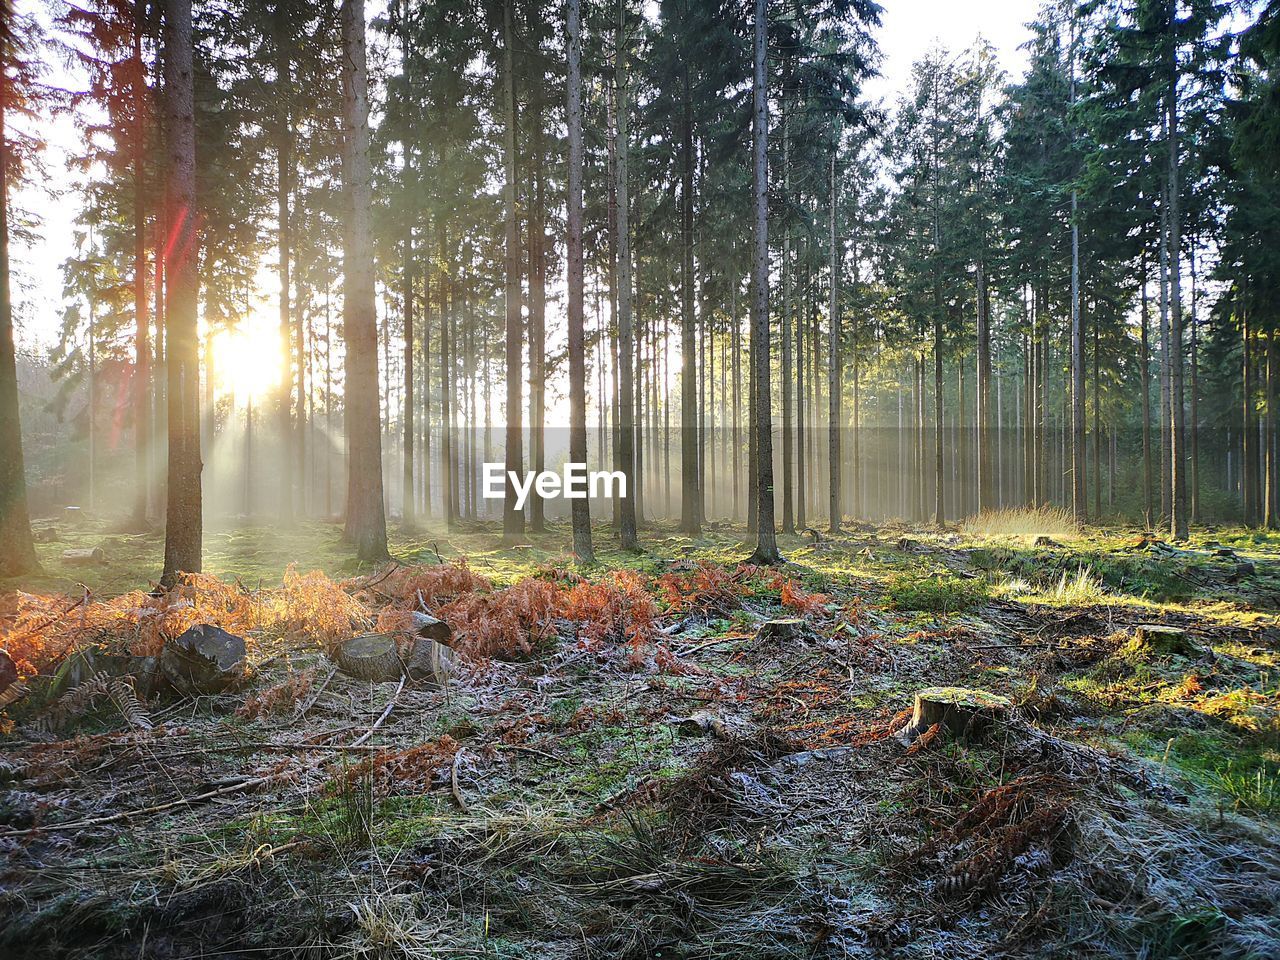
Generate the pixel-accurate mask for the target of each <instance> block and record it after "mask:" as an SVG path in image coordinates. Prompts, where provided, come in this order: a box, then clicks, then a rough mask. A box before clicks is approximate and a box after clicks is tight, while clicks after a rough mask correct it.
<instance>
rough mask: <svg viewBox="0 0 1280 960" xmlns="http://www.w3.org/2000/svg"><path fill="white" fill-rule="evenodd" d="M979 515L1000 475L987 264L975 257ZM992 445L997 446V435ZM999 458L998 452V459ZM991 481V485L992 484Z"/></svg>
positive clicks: (992, 495) (988, 504) (988, 506)
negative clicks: (993, 409) (996, 462)
mask: <svg viewBox="0 0 1280 960" xmlns="http://www.w3.org/2000/svg"><path fill="white" fill-rule="evenodd" d="M977 274H978V283H977V297H978V329H977V342H978V357H977V377H978V401H977V404H978V409H977V432H978V437H977V440H978V512H979V513H981V512H982V511H983V510H989V509H991V507H992V506H993V505H994V504H995V502H996V497H995V493H996V487H998V486H999V473H998V472H994V471H993V457H992V443H993V438H992V421H993V420H994V419H995V418H994V417H993V416H992V412H991V297H990V294H989V293H988V291H987V265H986V261H985V258H984V257H979V258H978V268H977ZM994 442H995V443H996V444H997V445H998V444H999V432H998V431H997V432H996V436H995V438H994ZM996 459H998V449H997V457H996ZM993 481H994V482H993Z"/></svg>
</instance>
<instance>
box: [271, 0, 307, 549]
mask: <svg viewBox="0 0 1280 960" xmlns="http://www.w3.org/2000/svg"><path fill="white" fill-rule="evenodd" d="M284 18H285V14H284V10H283V4H281V3H279V2H277V5H276V9H275V11H274V16H273V18H272V27H273V32H274V38H273V40H274V42H273V46H274V51H273V52H274V53H275V61H276V63H275V66H276V93H275V97H276V101H275V108H276V118H275V127H276V129H275V135H276V143H275V148H276V150H275V153H276V219H277V220H278V221H279V233H278V235H277V243H276V246H277V248H278V251H279V256H280V259H279V271H278V272H279V276H280V361H281V362H280V384H279V387H278V389H279V397H278V405H277V409H276V413H277V417H278V421H279V431H280V453H281V461H282V462H281V464H280V508H279V516H278V518H277V519H278V520H279V522H280V523H282V524H290V523H292V522H293V497H294V490H293V487H294V476H293V467H294V463H293V446H294V443H295V442H296V438H295V435H294V424H293V416H292V413H293V411H292V406H293V365H292V364H291V363H290V351H291V347H292V344H293V326H292V325H293V313H292V304H291V303H290V302H289V267H290V257H291V254H292V251H291V246H292V241H293V231H292V224H291V223H290V209H289V207H290V197H291V191H292V177H293V167H294V163H293V125H292V122H291V117H290V116H289V101H290V97H291V95H292V93H291V90H290V88H291V86H292V79H291V71H290V68H289V50H288V48H287V46H286V43H287V32H288V27H287V24H286V23H285V22H284ZM299 360H301V357H299ZM299 374H301V364H299Z"/></svg>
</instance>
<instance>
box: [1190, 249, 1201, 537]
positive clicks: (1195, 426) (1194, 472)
mask: <svg viewBox="0 0 1280 960" xmlns="http://www.w3.org/2000/svg"><path fill="white" fill-rule="evenodd" d="M1197 239H1198V238H1193V239H1192V243H1191V257H1190V259H1191V311H1190V313H1191V323H1190V326H1191V398H1190V400H1189V401H1188V404H1187V405H1188V407H1189V408H1190V409H1189V411H1188V414H1189V417H1190V422H1189V423H1188V424H1187V433H1188V439H1189V442H1188V454H1189V459H1190V480H1191V490H1190V493H1189V496H1190V500H1191V506H1190V514H1189V517H1190V522H1191V523H1192V524H1198V523H1199V522H1200V325H1199V323H1198V322H1197V319H1196V307H1197V303H1196V292H1197V291H1196V246H1197V242H1196V240H1197Z"/></svg>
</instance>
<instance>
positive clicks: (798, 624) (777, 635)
mask: <svg viewBox="0 0 1280 960" xmlns="http://www.w3.org/2000/svg"><path fill="white" fill-rule="evenodd" d="M808 636H809V625H808V624H807V623H805V622H804V621H803V620H801V619H800V618H799V617H784V618H781V619H778V620H766V621H765V622H764V623H762V624H760V629H759V630H757V631H756V639H757V640H772V641H774V642H777V641H780V640H803V639H806V638H807V637H808Z"/></svg>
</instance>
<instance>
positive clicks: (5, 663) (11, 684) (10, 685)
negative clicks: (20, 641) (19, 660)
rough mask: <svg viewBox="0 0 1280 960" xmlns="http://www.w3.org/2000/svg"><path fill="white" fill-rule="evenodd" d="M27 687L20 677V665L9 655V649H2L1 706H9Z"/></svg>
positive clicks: (0, 668)
mask: <svg viewBox="0 0 1280 960" xmlns="http://www.w3.org/2000/svg"><path fill="white" fill-rule="evenodd" d="M25 690H26V688H25V687H24V686H23V685H22V681H21V680H19V679H18V665H17V664H16V663H14V662H13V657H11V656H9V651H8V650H0V707H7V706H9V704H11V703H13V702H14V701H15V700H17V699H18V698H19V697H21V696H22V694H23V693H24V692H25Z"/></svg>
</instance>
